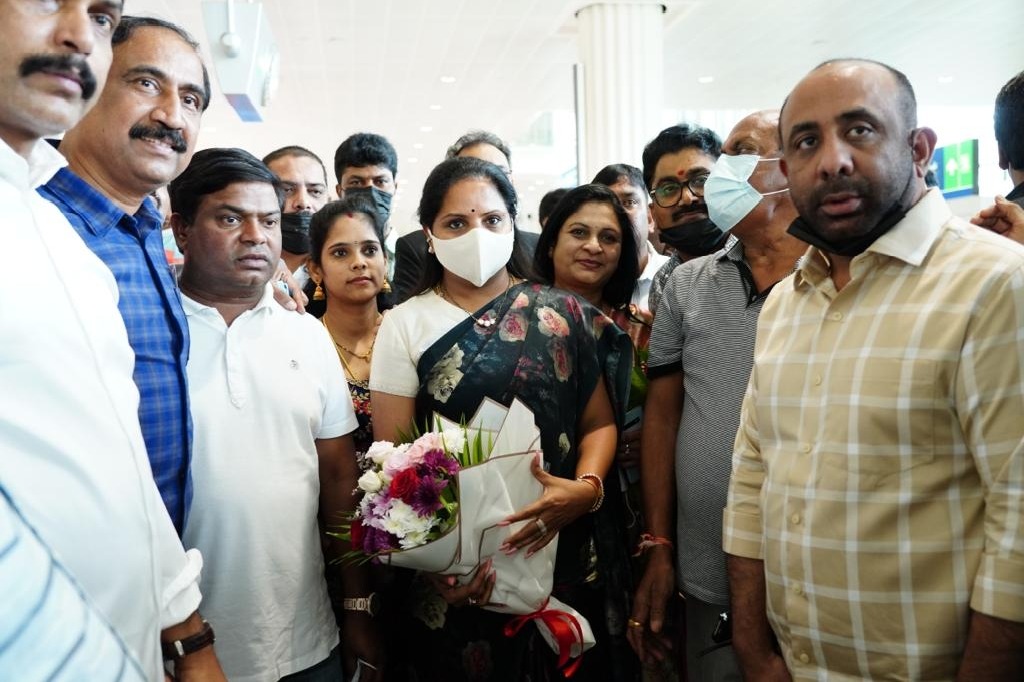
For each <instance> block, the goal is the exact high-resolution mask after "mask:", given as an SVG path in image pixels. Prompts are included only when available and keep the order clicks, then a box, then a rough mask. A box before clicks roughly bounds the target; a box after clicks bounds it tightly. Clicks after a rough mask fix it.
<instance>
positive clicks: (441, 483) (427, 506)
mask: <svg viewBox="0 0 1024 682" xmlns="http://www.w3.org/2000/svg"><path fill="white" fill-rule="evenodd" d="M447 487H448V481H447V480H446V479H443V478H436V477H434V476H425V477H423V478H421V479H420V484H419V486H417V488H416V491H415V492H413V494H412V501H411V502H410V503H409V504H410V505H411V506H412V508H413V509H415V510H416V513H417V514H419V515H420V516H430V515H431V514H433V513H434V512H436V511H438V510H439V509H441V507H442V506H443V505H442V504H441V491H442V490H444V489H445V488H447Z"/></svg>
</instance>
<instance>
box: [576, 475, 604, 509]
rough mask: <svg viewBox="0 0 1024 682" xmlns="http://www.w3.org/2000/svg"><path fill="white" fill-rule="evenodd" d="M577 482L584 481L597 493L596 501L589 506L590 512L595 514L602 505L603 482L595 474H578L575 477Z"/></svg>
mask: <svg viewBox="0 0 1024 682" xmlns="http://www.w3.org/2000/svg"><path fill="white" fill-rule="evenodd" d="M576 480H577V481H584V482H585V483H587V484H588V485H590V486H591V487H592V488H593V489H594V490H595V491H596V492H597V499H595V500H594V504H592V505H591V506H590V511H591V512H596V511H597V510H598V509H600V508H601V505H602V504H604V480H602V479H601V477H600V476H598V475H597V474H592V473H586V474H580V475H579V476H577V477H576Z"/></svg>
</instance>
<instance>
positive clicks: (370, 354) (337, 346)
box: [320, 315, 383, 379]
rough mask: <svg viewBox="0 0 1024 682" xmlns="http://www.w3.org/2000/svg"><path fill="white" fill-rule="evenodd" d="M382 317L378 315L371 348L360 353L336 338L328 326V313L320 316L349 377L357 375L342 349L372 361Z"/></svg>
mask: <svg viewBox="0 0 1024 682" xmlns="http://www.w3.org/2000/svg"><path fill="white" fill-rule="evenodd" d="M381 319H383V316H382V315H377V323H376V324H375V325H374V327H373V339H372V340H371V341H370V349H369V350H368V351H366V354H365V355H360V354H359V353H356V352H355V351H353V350H350V349H349V348H346V347H345V346H343V345H341V344H340V343H338V340H337V339H336V338H334V332H332V331H331V328H330V327H328V326H327V315H324V316H323V317H321V318H320V324H322V325H323V326H324V329H326V330H327V335H328V336H330V337H331V341H333V342H334V345H335V350H336V351H337V353H338V358H339V359H340V360H341V365H342V367H344V368H345V372H346V373H347V374H348V376H349V378H351V379H355V378H356V375H355V373H354V372H353V371H352V368H351V367H350V366H349V364H348V361H347V360H345V356H344V355H342V353H341V351H345V352H346V353H348V354H349V355H351V356H352V357H355V358H359V359H360V360H363V361H365V362H370V359H371V358H372V357H373V347H374V345H375V344H376V343H377V330H378V329H379V328H380V321H381Z"/></svg>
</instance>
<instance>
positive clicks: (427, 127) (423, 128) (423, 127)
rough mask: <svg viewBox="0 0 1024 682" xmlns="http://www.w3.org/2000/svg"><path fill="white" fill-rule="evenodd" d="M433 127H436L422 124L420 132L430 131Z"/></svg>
mask: <svg viewBox="0 0 1024 682" xmlns="http://www.w3.org/2000/svg"><path fill="white" fill-rule="evenodd" d="M433 129H434V127H433V126H420V132H421V133H429V132H430V131H431V130H433Z"/></svg>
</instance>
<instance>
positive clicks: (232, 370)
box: [182, 286, 358, 682]
mask: <svg viewBox="0 0 1024 682" xmlns="http://www.w3.org/2000/svg"><path fill="white" fill-rule="evenodd" d="M182 302H183V304H184V308H185V316H186V317H187V318H188V326H189V334H190V335H191V340H192V347H191V351H190V354H189V360H188V379H189V398H190V400H191V405H192V420H193V424H194V440H193V454H192V482H193V486H194V493H193V497H192V509H191V512H190V514H189V519H188V521H187V523H186V526H185V534H184V541H185V545H186V546H187V547H197V548H199V549H200V550H201V551H202V552H203V556H204V557H205V558H206V568H205V569H204V570H203V582H202V587H203V592H204V594H205V595H206V598H205V599H204V600H203V616H204V617H205V618H206V619H207V620H209V621H210V624H211V625H212V626H213V629H214V631H215V632H216V633H217V645H216V646H217V656H218V658H219V659H220V662H221V666H222V667H223V668H224V672H225V674H226V675H227V676H228V677H229V678H230V679H231V680H232V681H233V682H262V681H263V680H268V681H275V682H276V680H278V679H280V678H281V677H284V676H285V675H290V674H292V673H295V672H298V671H300V670H304V669H306V668H309V667H311V666H313V665H316V664H317V663H319V662H320V661H322V660H324V659H325V658H327V656H328V655H329V654H330V652H331V649H333V648H334V647H335V646H336V645H337V644H338V628H337V625H336V623H335V620H334V614H333V613H332V611H331V604H330V601H329V600H328V597H327V585H326V582H325V580H324V563H323V554H322V552H321V548H320V537H319V532H318V528H317V510H318V508H319V494H320V478H319V469H318V459H317V453H316V444H315V440H317V439H326V438H336V437H338V436H342V435H345V434H347V433H350V432H352V431H353V430H355V428H356V426H357V425H358V423H357V422H356V417H355V411H354V410H353V408H352V399H351V397H350V395H349V392H348V384H347V383H346V382H345V375H344V373H343V372H342V368H341V363H340V362H339V361H338V355H337V353H336V352H335V350H334V345H333V343H332V342H331V339H330V337H329V336H328V335H327V331H326V330H325V329H324V327H323V325H322V324H320V322H319V321H318V320H317V319H316V318H315V317H312V316H310V315H299V314H297V313H294V312H290V311H287V310H285V309H284V308H282V307H281V306H280V305H278V304H277V303H276V302H275V301H274V296H273V290H272V289H271V288H270V286H267V288H266V291H265V292H264V295H263V298H262V299H261V300H260V302H259V303H258V304H257V305H256V306H255V307H254V308H253V309H251V310H247V311H245V312H244V313H242V314H241V315H239V316H238V317H237V318H236V319H235V320H234V321H233V322H232V323H231V326H230V327H229V326H227V324H226V323H225V322H224V318H223V317H222V316H221V314H220V312H218V311H217V310H216V309H215V308H212V307H209V306H206V305H203V304H201V303H198V302H196V301H194V300H193V299H190V298H189V297H188V296H183V297H182ZM327 522H328V524H331V523H335V521H333V520H330V519H328V520H327Z"/></svg>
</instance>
